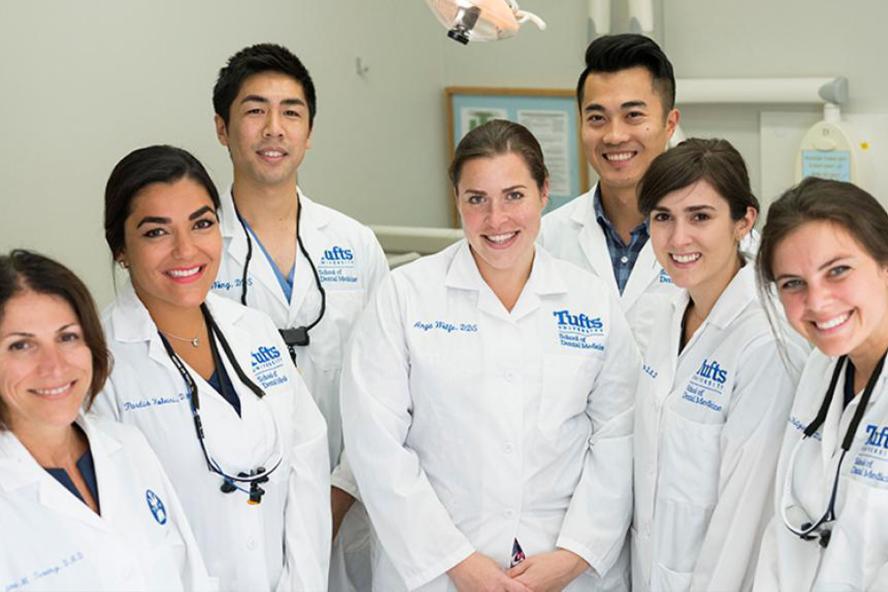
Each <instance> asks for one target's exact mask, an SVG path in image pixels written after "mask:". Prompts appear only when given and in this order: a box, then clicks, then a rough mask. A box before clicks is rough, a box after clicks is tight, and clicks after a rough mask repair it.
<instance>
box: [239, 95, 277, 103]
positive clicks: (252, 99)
mask: <svg viewBox="0 0 888 592" xmlns="http://www.w3.org/2000/svg"><path fill="white" fill-rule="evenodd" d="M251 102H252V103H270V102H271V101H269V100H268V99H267V98H265V97H263V96H262V95H247V96H245V97H244V98H242V99H241V104H242V105H243V104H244V103H251Z"/></svg>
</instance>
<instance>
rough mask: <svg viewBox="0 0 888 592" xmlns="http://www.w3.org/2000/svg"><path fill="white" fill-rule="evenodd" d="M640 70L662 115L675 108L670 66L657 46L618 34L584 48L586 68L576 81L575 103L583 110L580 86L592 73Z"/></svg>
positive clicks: (652, 42)
mask: <svg viewBox="0 0 888 592" xmlns="http://www.w3.org/2000/svg"><path fill="white" fill-rule="evenodd" d="M638 67H641V68H644V69H645V70H647V71H648V72H649V73H650V75H651V79H652V80H653V83H654V90H655V91H656V92H657V94H659V95H660V102H661V103H663V116H664V117H665V116H666V114H667V113H669V112H670V111H672V109H673V107H675V74H674V73H673V71H672V63H671V62H670V61H669V58H667V57H666V54H665V53H663V50H662V49H660V46H659V45H657V43H656V42H655V41H654V40H653V39H651V38H650V37H645V36H644V35H638V34H636V33H622V34H620V35H604V36H603V37H599V38H598V39H596V40H595V41H593V42H592V43H590V44H589V47H587V48H586V68H585V69H584V70H583V72H582V73H581V74H580V79H579V81H578V82H577V103H578V104H579V106H580V109H582V108H583V87H584V86H585V84H586V78H588V77H589V74H592V73H593V72H609V73H613V72H619V71H621V70H628V69H630V68H638Z"/></svg>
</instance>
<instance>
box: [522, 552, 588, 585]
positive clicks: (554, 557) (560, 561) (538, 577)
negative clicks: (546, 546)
mask: <svg viewBox="0 0 888 592" xmlns="http://www.w3.org/2000/svg"><path fill="white" fill-rule="evenodd" d="M587 569H589V564H588V563H586V561H585V560H584V559H583V558H582V557H580V556H579V555H577V554H576V553H573V552H571V551H568V550H567V549H556V550H555V551H550V552H548V553H540V554H539V555H533V556H531V557H528V558H527V559H525V560H524V561H522V562H521V563H519V564H518V565H516V566H515V567H513V568H512V569H510V570H509V571H507V572H506V575H507V576H509V577H510V578H514V579H515V581H518V582H521V583H522V584H524V585H526V586H527V587H528V588H529V589H530V590H532V591H533V592H558V591H559V590H563V589H564V588H565V586H567V585H568V584H570V583H571V582H572V581H574V579H576V577H577V576H579V575H580V574H581V573H583V572H584V571H586V570H587Z"/></svg>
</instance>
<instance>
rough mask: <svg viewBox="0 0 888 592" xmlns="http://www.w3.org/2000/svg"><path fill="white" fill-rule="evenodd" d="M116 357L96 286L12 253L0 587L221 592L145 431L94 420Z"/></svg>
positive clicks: (6, 315)
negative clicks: (92, 410) (91, 288)
mask: <svg viewBox="0 0 888 592" xmlns="http://www.w3.org/2000/svg"><path fill="white" fill-rule="evenodd" d="M109 370H110V358H109V356H108V350H107V349H106V347H105V338H104V336H103V335H102V327H101V325H100V324H99V319H98V315H97V314H96V310H95V305H94V304H93V301H92V297H91V296H90V295H89V292H88V291H87V289H86V286H84V285H83V283H82V282H81V281H80V280H79V279H78V278H77V276H75V275H74V274H73V273H71V271H69V270H68V269H67V268H65V267H64V266H62V265H60V264H58V263H56V262H55V261H52V260H50V259H47V258H46V257H43V256H41V255H37V254H36V253H30V252H28V251H12V252H11V253H10V254H9V255H8V256H2V257H0V530H2V535H0V589H2V590H18V589H22V590H31V589H39V590H107V591H117V590H144V591H149V590H212V589H215V581H213V580H212V579H211V578H209V577H208V575H207V573H206V568H205V567H204V564H203V561H202V559H201V556H200V552H199V551H198V548H197V543H196V542H195V540H194V536H193V535H192V533H191V529H190V528H189V526H188V523H187V521H186V520H185V515H184V512H183V510H182V507H181V505H180V503H179V500H178V498H177V496H176V493H175V492H174V491H173V487H172V486H171V484H170V482H169V480H168V479H167V476H166V474H165V473H164V471H163V469H162V468H161V466H160V462H159V461H158V459H157V457H156V456H155V454H154V452H152V450H151V448H150V447H149V446H148V444H147V442H145V438H144V437H143V436H142V434H141V433H139V431H138V430H136V429H134V428H131V427H128V426H123V425H120V424H118V423H115V422H108V421H105V420H100V419H96V418H88V416H85V415H83V411H82V409H89V407H90V405H91V404H92V402H93V399H94V398H95V396H96V393H98V392H99V390H101V388H102V386H103V385H104V383H105V379H106V377H107V376H108V371H109Z"/></svg>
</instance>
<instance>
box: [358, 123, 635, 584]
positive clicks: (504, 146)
mask: <svg viewBox="0 0 888 592" xmlns="http://www.w3.org/2000/svg"><path fill="white" fill-rule="evenodd" d="M547 176H548V175H547V172H546V167H545V165H544V163H543V157H542V151H541V150H540V146H539V144H538V143H537V141H536V139H535V138H534V137H533V135H532V134H531V133H530V132H529V131H528V130H527V129H526V128H524V127H522V126H520V125H518V124H516V123H511V122H507V121H502V120H496V121H492V122H489V123H486V124H484V125H482V126H480V127H477V128H475V129H474V130H472V131H471V132H469V134H468V135H466V136H465V138H463V139H462V141H461V142H460V143H459V146H458V148H457V150H456V155H455V157H454V160H453V164H452V165H451V168H450V177H451V181H452V183H453V189H454V194H455V199H456V204H457V209H458V210H459V213H460V217H461V218H462V224H463V230H464V232H465V235H466V238H465V240H463V241H460V242H458V243H456V244H455V245H453V246H451V247H449V248H447V249H445V250H444V251H442V252H441V253H438V254H436V255H432V256H430V257H426V258H423V259H420V260H419V261H416V262H414V263H411V264H409V265H406V266H404V267H401V268H398V269H396V270H395V271H394V272H393V273H392V276H391V277H390V278H389V279H388V280H387V281H386V282H385V283H383V285H382V286H381V287H380V289H379V291H378V292H377V295H376V297H375V300H374V301H373V302H372V303H371V304H370V305H369V307H368V308H367V309H366V311H365V313H364V315H363V316H362V318H361V320H360V321H359V322H358V324H357V326H356V328H355V331H354V334H353V335H354V336H353V341H352V346H351V349H350V352H349V353H348V354H347V356H346V363H345V365H344V373H343V387H342V401H343V420H344V433H345V440H346V449H347V450H349V454H350V455H351V457H350V458H351V463H352V468H353V470H354V473H355V476H356V478H357V480H358V486H359V487H360V491H361V493H362V496H363V500H364V502H365V504H366V506H367V509H368V511H369V514H370V518H371V520H372V522H373V526H374V529H375V530H376V532H377V534H378V537H379V540H380V542H381V547H382V548H381V552H380V553H379V556H378V558H377V560H376V563H375V565H374V569H373V579H374V589H375V590H386V591H387V592H397V591H400V590H407V589H409V590H423V591H424V592H426V591H427V592H432V591H442V592H443V591H445V590H461V591H468V590H482V589H483V590H509V591H519V592H527V591H528V590H562V589H564V590H583V591H586V590H599V589H602V588H604V587H607V586H608V585H613V584H614V581H613V580H614V579H616V582H617V585H620V584H622V577H623V573H622V572H620V573H615V572H619V571H620V570H611V567H612V566H613V565H615V563H616V561H617V559H618V557H619V556H620V553H621V550H622V548H623V541H624V540H625V535H626V530H627V528H628V525H629V519H630V513H631V495H632V494H631V466H632V456H631V452H632V451H631V441H632V437H631V427H632V395H633V393H634V390H635V382H636V380H637V371H638V362H639V359H638V353H637V351H636V349H635V345H634V341H633V339H632V335H631V333H630V330H629V327H628V325H627V323H626V321H625V319H624V318H623V316H622V313H621V311H620V305H619V303H618V302H617V300H616V297H614V296H611V295H610V291H609V290H608V289H607V287H606V286H605V284H604V283H603V282H601V281H600V280H599V279H598V278H597V277H596V276H594V275H592V274H591V273H589V272H586V271H583V270H581V269H580V268H578V267H576V266H574V265H572V264H570V263H566V262H563V261H559V260H556V259H555V258H553V257H552V256H551V255H549V254H548V253H546V252H545V251H544V250H543V249H541V248H538V247H537V246H535V244H534V242H535V240H536V237H537V234H538V232H539V227H540V213H541V212H542V210H543V207H544V206H545V205H546V201H547V199H548V195H547V194H548V178H547ZM608 572H610V573H608ZM602 574H604V576H605V578H604V579H602V577H601V575H602Z"/></svg>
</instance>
